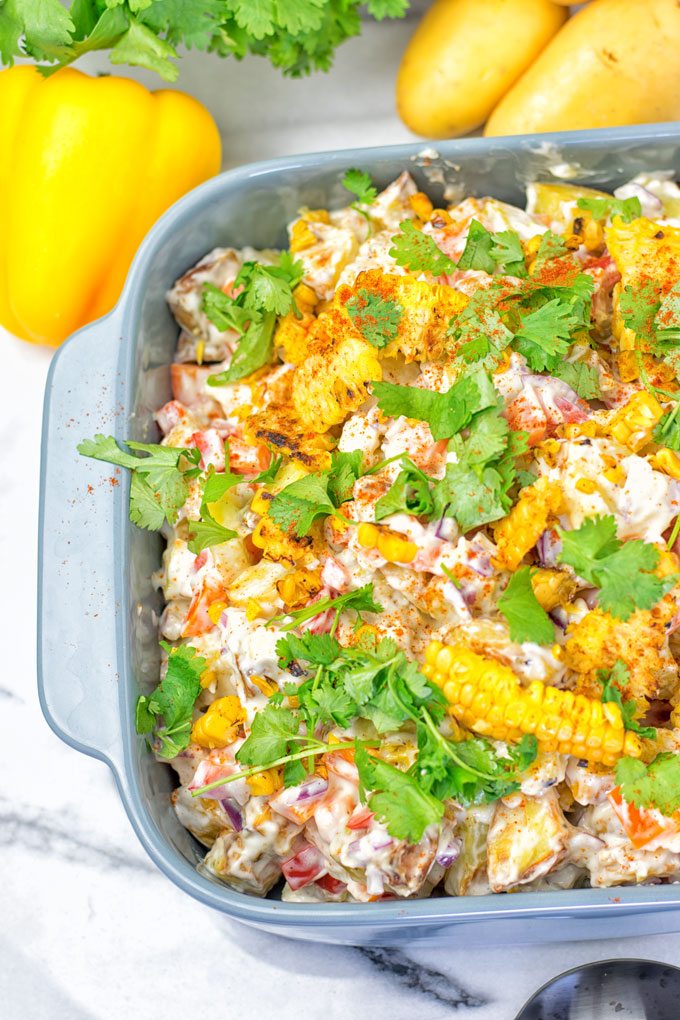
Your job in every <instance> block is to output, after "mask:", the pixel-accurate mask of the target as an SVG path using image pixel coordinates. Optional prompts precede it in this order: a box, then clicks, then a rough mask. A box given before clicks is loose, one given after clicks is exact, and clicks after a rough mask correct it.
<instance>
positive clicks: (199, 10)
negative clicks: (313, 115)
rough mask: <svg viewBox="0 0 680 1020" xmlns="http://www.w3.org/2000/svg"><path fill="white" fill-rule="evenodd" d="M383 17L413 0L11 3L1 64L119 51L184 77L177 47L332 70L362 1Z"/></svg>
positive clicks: (290, 69)
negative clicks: (250, 56) (364, 0)
mask: <svg viewBox="0 0 680 1020" xmlns="http://www.w3.org/2000/svg"><path fill="white" fill-rule="evenodd" d="M363 6H365V8H366V10H367V12H368V14H369V15H371V16H372V17H374V18H375V19H376V20H378V21H380V20H382V19H383V18H401V17H403V16H404V14H405V13H406V11H407V9H408V6H409V3H408V0H366V2H365V4H362V3H361V2H360V0H276V2H273V0H257V2H255V0H73V2H72V3H71V4H70V5H69V7H68V9H67V7H66V6H64V5H63V4H62V3H61V0H40V2H35V3H32V2H30V0H3V2H2V3H0V61H1V62H2V63H3V64H8V65H10V66H11V65H12V64H13V62H14V60H15V58H18V57H24V56H29V57H32V58H33V59H34V60H35V61H36V62H37V63H38V64H39V66H40V68H41V70H44V71H46V72H48V73H49V72H51V71H55V70H57V69H58V68H60V67H64V66H66V65H67V64H71V63H73V61H74V60H77V59H78V57H80V56H82V55H83V54H84V53H89V52H92V51H93V50H110V60H111V63H112V64H130V65H132V66H134V67H144V68H146V69H147V70H149V71H155V72H156V73H157V74H159V75H160V76H161V78H163V79H165V81H175V80H176V79H177V77H178V73H179V72H178V68H177V66H176V64H175V63H174V62H173V61H174V59H175V58H176V57H177V56H178V52H177V48H178V47H179V46H186V47H187V48H188V49H192V48H195V49H197V50H202V51H204V52H209V53H217V54H218V55H219V56H221V57H226V56H234V57H236V58H237V59H238V60H240V59H242V58H243V57H245V56H246V55H247V54H249V53H252V54H256V55H258V56H263V57H266V58H267V59H268V60H269V61H270V62H271V63H272V64H273V66H274V67H278V68H280V69H281V70H282V71H283V73H284V74H287V75H291V76H292V77H299V76H301V75H304V74H309V73H311V72H312V71H315V70H320V71H327V70H328V69H329V68H330V66H331V64H332V62H333V56H334V53H335V50H336V49H337V47H338V46H339V45H340V44H341V43H342V42H344V40H345V39H349V38H351V37H352V36H355V35H359V34H360V32H361V18H360V11H361V8H362V7H363Z"/></svg>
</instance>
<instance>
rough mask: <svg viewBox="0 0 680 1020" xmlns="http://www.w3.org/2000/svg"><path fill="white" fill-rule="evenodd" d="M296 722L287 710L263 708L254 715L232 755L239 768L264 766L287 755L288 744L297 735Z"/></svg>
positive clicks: (274, 707)
mask: <svg viewBox="0 0 680 1020" xmlns="http://www.w3.org/2000/svg"><path fill="white" fill-rule="evenodd" d="M299 729H300V720H299V718H298V716H297V715H296V714H295V713H294V712H292V711H291V710H290V709H288V708H280V707H279V706H277V705H265V707H264V708H262V709H260V710H259V711H258V712H256V713H255V716H254V718H253V725H252V727H251V730H250V734H249V736H248V738H247V740H246V741H245V742H244V743H243V744H242V745H241V747H240V748H239V749H238V751H237V752H236V760H237V761H239V762H241V764H242V765H264V766H266V765H268V764H269V763H270V762H272V761H276V759H277V758H282V757H283V756H284V755H285V754H287V753H288V749H289V742H290V741H291V740H292V738H293V737H296V736H297V735H298V731H299Z"/></svg>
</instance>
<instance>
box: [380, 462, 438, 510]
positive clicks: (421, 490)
mask: <svg viewBox="0 0 680 1020" xmlns="http://www.w3.org/2000/svg"><path fill="white" fill-rule="evenodd" d="M403 463H404V468H403V470H402V471H400V472H399V474H398V475H397V477H396V478H395V480H394V482H393V483H392V485H391V487H390V488H389V490H388V491H387V492H386V493H385V495H384V496H381V497H380V499H379V500H378V501H377V503H376V504H375V519H376V521H382V520H383V519H384V518H385V517H389V516H390V515H391V514H398V513H407V514H412V515H413V516H414V517H429V516H431V515H432V514H433V513H434V500H433V499H432V493H431V492H430V479H429V478H428V476H427V475H426V474H425V473H424V472H423V471H421V470H420V468H418V467H416V465H415V464H414V463H413V461H412V460H410V459H409V458H408V457H404V458H403Z"/></svg>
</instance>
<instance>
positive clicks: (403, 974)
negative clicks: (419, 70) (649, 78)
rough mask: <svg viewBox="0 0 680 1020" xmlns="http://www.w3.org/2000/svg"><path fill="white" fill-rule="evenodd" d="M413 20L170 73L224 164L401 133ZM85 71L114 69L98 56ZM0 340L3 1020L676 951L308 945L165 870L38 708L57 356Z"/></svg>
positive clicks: (669, 947) (484, 975)
mask: <svg viewBox="0 0 680 1020" xmlns="http://www.w3.org/2000/svg"><path fill="white" fill-rule="evenodd" d="M411 30H412V25H409V24H398V23H397V24H393V25H383V26H380V27H379V28H376V27H375V26H368V27H367V30H366V32H365V34H364V36H363V38H361V39H359V40H355V41H354V42H352V43H349V44H348V45H347V46H345V47H344V48H343V49H342V50H341V51H340V53H339V54H338V58H337V62H336V68H335V70H334V71H333V73H332V74H331V75H330V76H329V77H327V78H323V77H317V78H314V79H311V80H304V81H300V82H293V81H281V80H280V78H279V76H278V74H277V73H276V72H273V71H271V70H270V69H269V68H268V67H267V66H266V65H265V64H263V63H261V62H257V61H255V60H250V61H246V62H244V63H243V64H241V65H239V64H236V62H231V61H225V62H222V63H220V62H219V61H218V60H217V59H210V58H205V57H203V56H202V55H191V56H190V57H188V58H186V59H185V61H184V62H183V65H182V77H181V79H180V82H179V83H178V84H179V86H180V87H182V88H185V89H187V90H188V91H193V92H194V93H195V94H196V95H198V96H199V97H200V98H202V99H204V100H207V101H208V102H209V105H210V106H211V108H212V109H213V111H215V112H216V114H217V118H218V121H219V124H220V127H221V130H222V132H223V135H224V143H225V165H226V166H230V165H234V164H236V163H239V162H244V161H248V160H254V159H261V158H267V157H269V156H273V155H282V154H287V153H293V152H299V151H304V150H306V151H309V150H314V149H324V148H337V147H340V146H343V145H370V144H378V143H382V142H398V141H407V140H409V138H410V137H411V136H410V135H409V133H408V131H406V129H405V128H404V127H403V126H402V125H401V124H400V123H399V121H398V120H397V118H396V114H395V112H394V105H393V96H392V80H393V77H394V72H395V68H396V65H397V62H398V59H399V54H400V52H401V49H402V48H403V46H404V45H405V42H406V39H407V37H408V35H409V33H410V31H411ZM89 67H90V69H91V70H105V71H109V70H110V68H109V66H108V64H107V63H106V62H105V60H103V59H102V58H92V59H91V60H90V64H89ZM135 76H136V77H138V78H140V79H142V80H144V81H145V82H146V83H147V84H149V85H151V86H152V87H154V88H157V87H158V84H159V83H158V81H157V80H156V79H154V78H153V77H152V76H151V75H148V74H138V75H135ZM253 111H257V116H253ZM1 332H2V331H0V333H1ZM0 346H1V349H2V357H3V377H4V379H5V380H6V383H7V385H6V386H5V389H4V392H3V402H2V410H1V411H0V436H1V437H2V441H1V442H0V449H1V450H2V454H1V456H2V467H3V482H2V485H1V486H0V564H1V566H2V576H3V584H2V586H0V608H1V613H2V615H1V618H2V620H3V623H4V628H3V631H4V633H3V656H2V676H1V677H0V733H1V735H2V740H0V776H1V777H2V780H1V782H0V870H1V873H2V882H0V918H1V919H2V925H1V927H0V1018H1V1020H128V1018H130V1020H137V1018H138V1017H144V1018H145V1020H186V1018H187V1017H192V1018H194V1017H219V1018H220V1020H258V1018H260V1017H271V1018H275V1020H300V1018H304V1020H355V1018H361V1020H364V1018H369V1017H370V1018H371V1020H445V1018H448V1017H461V1016H469V1017H470V1020H513V1018H514V1017H515V1016H516V1013H517V1010H518V1009H519V1008H520V1006H521V1004H522V1003H523V1002H524V1001H526V999H527V998H528V997H529V996H530V994H531V993H532V992H533V991H535V990H536V989H537V988H538V987H539V986H540V985H541V984H542V983H543V982H544V981H546V980H547V979H548V978H550V977H552V976H553V975H555V974H558V973H560V972H561V971H563V970H566V969H568V968H569V967H573V966H575V965H577V964H579V963H584V962H590V961H592V960H597V959H606V958H608V957H611V956H626V955H633V956H634V955H639V956H644V957H648V958H650V959H652V958H654V959H660V960H663V961H665V962H668V963H674V964H678V963H680V935H672V936H668V935H665V936H655V937H646V938H639V939H629V940H621V941H618V942H617V941H609V942H588V943H585V944H583V945H578V944H573V943H572V944H567V945H545V946H537V947H533V948H528V947H513V946H500V947H499V946H495V947H489V948H488V949H474V950H467V949H466V948H465V945H464V941H463V940H464V936H461V945H452V946H451V947H450V948H437V949H430V948H427V947H421V948H419V947H418V946H417V945H413V946H412V947H409V951H408V952H403V951H399V950H393V949H383V948H375V947H371V948H361V949H357V948H351V947H334V946H326V945H322V944H315V943H298V942H294V941H291V940H286V939H281V938H278V937H276V936H273V935H268V934H266V933H263V932H259V931H256V930H255V929H250V928H246V927H244V926H241V925H239V924H237V923H236V922H234V921H231V920H230V919H228V918H226V917H224V916H222V915H220V914H218V913H216V912H213V911H211V910H208V909H207V908H205V907H203V906H201V905H200V904H198V903H196V902H195V901H193V900H192V899H190V898H189V897H187V896H186V895H185V894H184V893H182V892H180V890H178V889H176V888H175V887H174V886H173V885H172V884H171V883H170V882H169V881H167V880H166V879H165V878H164V877H163V876H162V875H161V874H160V872H158V871H157V870H156V868H155V866H154V865H153V864H152V863H151V862H150V861H149V860H148V858H147V857H146V855H145V854H144V851H143V850H142V848H141V847H140V845H139V843H138V842H137V839H136V837H135V835H134V833H133V831H132V828H131V826H130V824H129V822H128V820H127V818H126V817H125V814H124V811H123V809H122V806H121V803H120V800H119V798H118V794H117V792H116V789H115V786H114V783H113V780H112V777H111V775H110V773H109V771H108V769H107V768H106V766H105V765H103V764H102V763H101V762H99V761H96V760H94V759H91V758H87V757H85V756H83V755H80V754H78V753H76V752H75V751H72V750H71V749H70V748H68V747H66V746H65V745H63V744H62V743H61V742H60V741H59V740H58V739H57V738H56V737H55V736H54V735H53V734H52V733H51V731H50V730H49V728H48V727H47V725H46V723H45V722H44V720H43V718H42V715H41V712H40V708H39V706H38V699H37V693H36V686H35V664H34V659H35V656H34V648H35V612H36V604H35V598H36V597H35V572H36V552H35V548H36V543H35V534H36V530H37V518H38V474H39V458H40V422H41V413H42V397H43V388H44V384H45V378H46V374H47V370H48V367H49V360H50V354H51V352H50V351H48V350H44V349H39V348H35V347H32V346H31V345H27V344H21V343H19V342H18V341H16V340H15V339H13V338H12V337H9V336H7V335H5V334H2V335H0ZM64 597H65V598H68V593H67V592H65V593H64ZM85 661H86V659H85ZM678 927H679V928H680V919H679V921H678Z"/></svg>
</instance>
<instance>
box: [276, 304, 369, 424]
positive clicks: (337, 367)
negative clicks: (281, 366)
mask: <svg viewBox="0 0 680 1020" xmlns="http://www.w3.org/2000/svg"><path fill="white" fill-rule="evenodd" d="M381 378H382V369H381V367H380V362H379V361H378V357H377V353H376V349H375V348H374V347H372V346H371V345H370V343H368V341H366V340H364V339H363V338H362V337H361V335H360V334H359V333H358V332H357V331H356V330H355V329H354V326H353V325H352V323H351V321H350V320H349V316H348V315H347V314H346V313H345V312H344V311H343V310H341V309H339V308H335V307H334V308H329V309H328V311H326V312H323V313H322V314H321V315H320V316H319V318H318V319H317V320H316V323H315V324H314V328H313V329H312V331H311V332H310V341H309V348H308V354H307V358H306V360H305V361H304V363H303V364H301V365H298V367H297V369H296V370H295V376H294V378H293V387H292V400H293V406H294V409H295V413H296V414H297V416H298V417H299V419H300V421H301V423H302V425H303V427H305V428H308V429H314V430H315V431H317V432H326V431H327V430H328V429H329V428H331V427H332V426H333V425H337V424H339V423H340V422H341V421H343V420H344V419H345V418H346V417H347V415H348V414H350V413H351V412H352V411H356V409H357V408H358V407H360V406H361V404H363V402H364V400H366V398H367V396H368V383H370V382H373V381H374V380H376V379H381Z"/></svg>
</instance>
